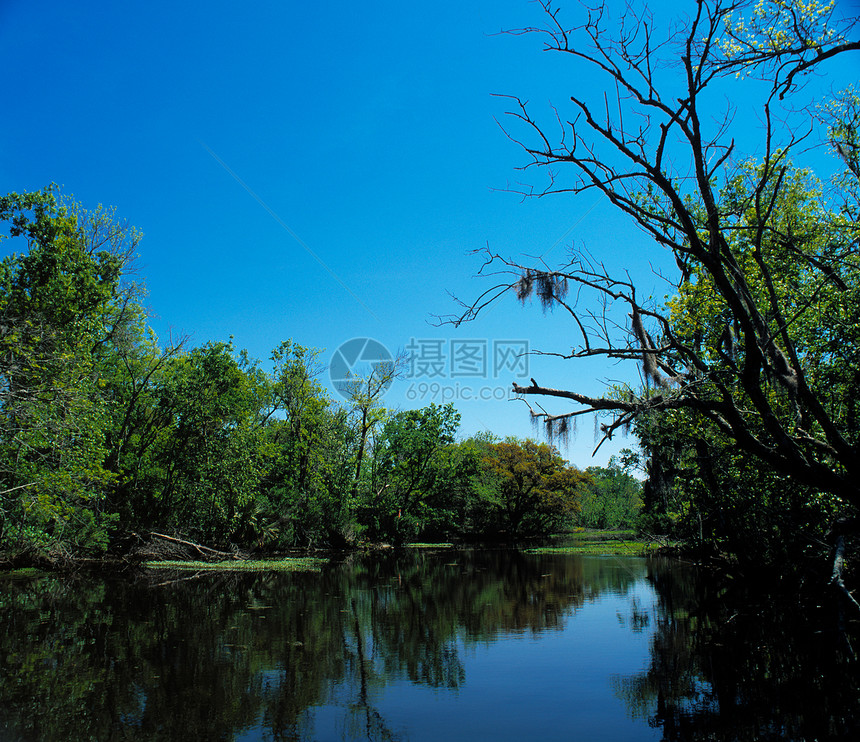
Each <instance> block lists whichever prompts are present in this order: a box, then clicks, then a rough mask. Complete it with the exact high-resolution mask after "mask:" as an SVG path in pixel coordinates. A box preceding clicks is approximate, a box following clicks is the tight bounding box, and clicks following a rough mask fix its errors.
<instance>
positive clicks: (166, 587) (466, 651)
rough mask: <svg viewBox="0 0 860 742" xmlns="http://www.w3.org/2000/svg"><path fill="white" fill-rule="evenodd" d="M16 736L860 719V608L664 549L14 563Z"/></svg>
mask: <svg viewBox="0 0 860 742" xmlns="http://www.w3.org/2000/svg"><path fill="white" fill-rule="evenodd" d="M0 606H2V615H3V623H4V631H3V632H2V636H0V662H2V665H0V740H2V742H7V741H8V742H12V741H18V740H21V741H22V742H30V741H32V742H53V741H54V740H57V741H59V740H62V741H63V742H75V741H76V740H98V741H99V742H105V741H108V740H147V742H151V741H153V740H183V741H189V740H205V741H207V742H211V741H215V740H237V741H239V740H240V741H242V742H251V741H252V740H253V741H256V740H273V741H274V740H320V741H323V740H404V741H405V740H411V741H412V742H418V741H420V740H428V741H430V740H432V741H433V742H440V741H446V742H447V741H452V742H453V741H455V740H467V741H468V742H481V741H483V740H488V741H489V740H492V741H493V742H504V741H505V740H540V741H541V742H551V741H553V740H588V741H598V740H605V741H607V742H609V741H612V742H614V741H616V740H618V741H623V742H638V741H639V740H751V741H752V740H755V741H756V742H759V741H760V740H776V739H780V740H782V739H790V740H809V741H810V742H811V741H812V740H843V739H860V728H858V725H857V719H860V678H858V663H857V662H856V661H855V660H854V659H853V656H852V655H853V649H852V647H851V644H850V641H851V637H852V633H853V635H854V638H856V635H857V633H858V632H857V623H856V622H851V621H848V620H847V619H846V618H845V617H844V616H842V617H840V616H838V615H836V613H835V612H834V611H832V609H829V610H827V611H825V610H824V609H822V610H821V611H820V612H816V611H814V610H813V611H812V613H811V614H810V611H809V610H806V609H800V608H799V607H796V606H795V607H794V608H792V607H791V606H790V605H788V606H787V605H786V604H785V601H784V599H782V600H781V601H777V600H775V599H773V598H770V597H769V596H761V595H757V596H756V597H755V599H751V597H750V594H749V593H746V594H745V593H744V592H743V591H741V590H740V589H739V588H738V586H737V585H734V584H733V583H732V582H731V581H727V580H721V579H718V578H717V577H716V576H715V575H713V574H711V573H708V572H705V571H703V570H699V569H696V568H694V567H692V566H688V565H683V564H680V563H677V562H672V561H668V560H662V559H644V558H643V559H640V558H631V557H583V556H574V555H565V554H524V553H520V552H513V551H502V550H499V551H492V550H490V551H477V550H475V551H473V550H457V551H435V552H434V551H411V552H407V553H404V554H400V555H393V554H390V555H385V556H379V555H377V556H360V555H351V556H348V557H345V558H341V559H338V560H335V561H333V562H332V563H331V564H329V565H328V566H326V567H324V568H323V569H322V571H320V572H305V573H283V572H279V573H265V572H263V573H235V572H231V573H225V572H221V573H213V572H205V573H193V572H182V573H179V572H175V573H174V572H165V571H160V570H159V571H153V572H151V573H147V574H144V575H138V576H135V577H129V576H124V577H111V578H102V577H93V576H91V575H90V576H77V577H70V576H56V575H50V576H43V577H38V578H27V579H24V578H18V579H12V578H11V577H8V576H7V577H3V578H2V579H0Z"/></svg>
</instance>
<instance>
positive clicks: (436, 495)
mask: <svg viewBox="0 0 860 742" xmlns="http://www.w3.org/2000/svg"><path fill="white" fill-rule="evenodd" d="M459 424H460V415H459V413H458V412H457V411H456V410H455V409H454V407H453V405H450V404H448V405H445V406H438V405H435V404H431V405H430V406H429V407H425V408H422V409H419V410H406V411H404V412H398V413H395V414H394V415H392V416H391V417H389V419H388V420H387V421H386V422H385V425H384V426H383V428H382V435H381V438H380V441H379V443H378V445H377V446H376V450H375V452H374V458H375V461H374V481H373V490H372V492H371V494H370V499H369V501H368V502H367V503H366V505H365V507H364V512H365V513H366V514H367V516H369V517H368V521H369V522H368V523H367V524H366V525H367V527H368V535H369V536H370V538H373V539H379V540H387V541H392V542H394V543H396V544H403V543H405V542H406V541H409V540H412V539H414V538H416V537H417V536H418V535H419V534H423V533H426V532H428V531H434V532H440V531H442V532H444V531H445V529H446V525H448V523H449V522H450V520H451V515H452V514H451V513H450V512H447V511H446V510H445V508H444V504H443V503H444V500H445V499H446V498H445V494H446V492H447V491H448V489H449V488H450V487H451V486H452V480H454V479H455V477H454V476H453V475H454V473H455V471H456V469H457V465H456V463H455V462H453V461H452V460H451V458H450V456H446V454H445V452H446V448H447V447H450V446H451V445H452V444H453V443H454V435H455V433H456V431H457V428H458V427H459Z"/></svg>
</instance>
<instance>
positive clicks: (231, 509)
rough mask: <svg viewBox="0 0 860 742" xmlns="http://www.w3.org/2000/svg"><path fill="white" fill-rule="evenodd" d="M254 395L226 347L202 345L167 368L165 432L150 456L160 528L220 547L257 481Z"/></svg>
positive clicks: (229, 346) (238, 520) (230, 348)
mask: <svg viewBox="0 0 860 742" xmlns="http://www.w3.org/2000/svg"><path fill="white" fill-rule="evenodd" d="M257 391H258V390H257V388H256V386H255V383H254V377H253V376H252V375H250V374H248V373H246V372H245V369H243V367H242V364H240V361H239V360H237V359H236V357H235V355H234V349H233V346H232V343H207V344H206V345H204V346H203V347H202V348H195V349H193V350H191V351H189V352H186V353H183V354H181V355H178V356H176V357H174V358H172V359H170V360H169V362H168V363H167V364H166V366H165V369H164V374H163V376H162V378H161V382H160V389H159V397H160V398H159V405H160V406H161V407H162V408H163V409H164V410H165V411H167V412H169V414H170V417H171V426H170V427H168V428H164V429H162V430H161V431H160V433H159V439H158V440H157V441H156V443H155V446H156V451H155V452H154V455H153V464H154V466H155V469H156V470H155V472H154V478H155V480H156V481H155V482H153V484H155V483H156V482H157V484H158V488H157V489H156V490H154V492H153V497H154V498H155V499H156V501H157V506H158V510H159V512H160V516H161V519H162V522H163V523H164V524H165V525H169V526H172V527H174V528H178V529H181V530H184V531H186V532H190V534H192V535H195V536H197V537H199V538H203V539H206V540H212V541H215V542H219V543H225V542H227V541H229V540H230V539H231V537H232V536H233V534H234V533H235V532H236V530H237V529H238V528H239V527H240V526H241V520H242V513H243V512H245V510H246V506H247V505H248V504H249V501H250V500H251V499H252V498H253V497H254V496H255V494H256V492H257V489H258V485H259V481H260V478H261V464H260V457H259V440H258V438H259V436H258V430H259V428H258V426H257V425H256V422H257V420H256V416H257V414H258V412H259V409H260V398H259V396H258V394H257Z"/></svg>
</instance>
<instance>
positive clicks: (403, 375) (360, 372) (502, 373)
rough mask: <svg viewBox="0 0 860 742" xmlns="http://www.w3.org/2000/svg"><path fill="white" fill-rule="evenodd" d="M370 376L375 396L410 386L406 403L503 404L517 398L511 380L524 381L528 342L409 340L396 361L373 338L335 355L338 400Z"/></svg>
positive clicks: (341, 348) (333, 375) (331, 370)
mask: <svg viewBox="0 0 860 742" xmlns="http://www.w3.org/2000/svg"><path fill="white" fill-rule="evenodd" d="M372 375H375V376H376V378H377V380H384V383H383V387H382V388H381V390H379V395H378V396H379V397H382V396H383V395H384V394H385V392H386V391H387V390H388V388H389V387H390V385H391V383H392V381H393V380H394V378H399V379H406V380H407V381H409V386H408V388H407V389H406V393H405V396H406V399H407V400H408V401H410V402H425V403H427V404H429V403H430V402H439V403H442V404H445V403H447V402H455V401H486V402H489V401H504V400H508V399H513V398H514V397H515V396H516V395H514V393H513V390H512V388H511V381H516V380H520V379H528V378H529V341H528V340H522V339H511V338H504V339H490V338H452V339H446V338H414V337H413V338H410V339H409V342H408V343H407V345H406V346H405V354H399V355H398V358H397V359H396V360H395V358H394V354H392V353H391V352H390V351H389V350H388V348H387V347H386V346H385V345H383V344H382V343H381V342H379V341H378V340H374V339H373V338H352V340H347V341H346V342H345V343H342V344H341V345H340V346H339V347H338V348H337V350H335V352H334V355H333V356H332V360H331V365H330V366H329V378H330V379H331V383H332V386H333V387H334V388H335V389H336V390H337V392H338V393H339V394H340V395H341V396H342V397H344V398H345V399H349V398H351V397H352V396H353V395H354V394H355V392H356V389H357V384H359V383H361V382H362V381H368V380H369V379H370V378H371V377H372ZM386 375H387V378H386ZM481 381H483V382H485V383H483V384H482V383H480V382H481ZM493 381H497V383H495V384H493V383H486V382H493Z"/></svg>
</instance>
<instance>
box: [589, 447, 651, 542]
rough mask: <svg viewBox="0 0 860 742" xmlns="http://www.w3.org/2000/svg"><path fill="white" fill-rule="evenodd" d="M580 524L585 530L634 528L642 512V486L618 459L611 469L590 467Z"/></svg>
mask: <svg viewBox="0 0 860 742" xmlns="http://www.w3.org/2000/svg"><path fill="white" fill-rule="evenodd" d="M585 473H586V474H588V475H589V476H590V477H591V482H589V483H587V484H586V485H585V487H584V488H583V493H582V501H581V507H582V510H581V512H580V515H579V522H580V524H581V525H583V526H585V527H586V528H632V527H633V526H634V525H635V524H636V522H637V519H638V517H639V512H640V510H641V508H642V484H641V482H639V481H638V480H637V479H636V478H635V477H634V476H632V475H631V474H629V473H627V472H626V471H624V469H623V468H622V467H621V466H620V465H619V463H618V461H617V459H616V458H615V457H613V458H611V459H610V460H609V466H607V467H602V466H589V467H588V468H587V469H586V470H585Z"/></svg>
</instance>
